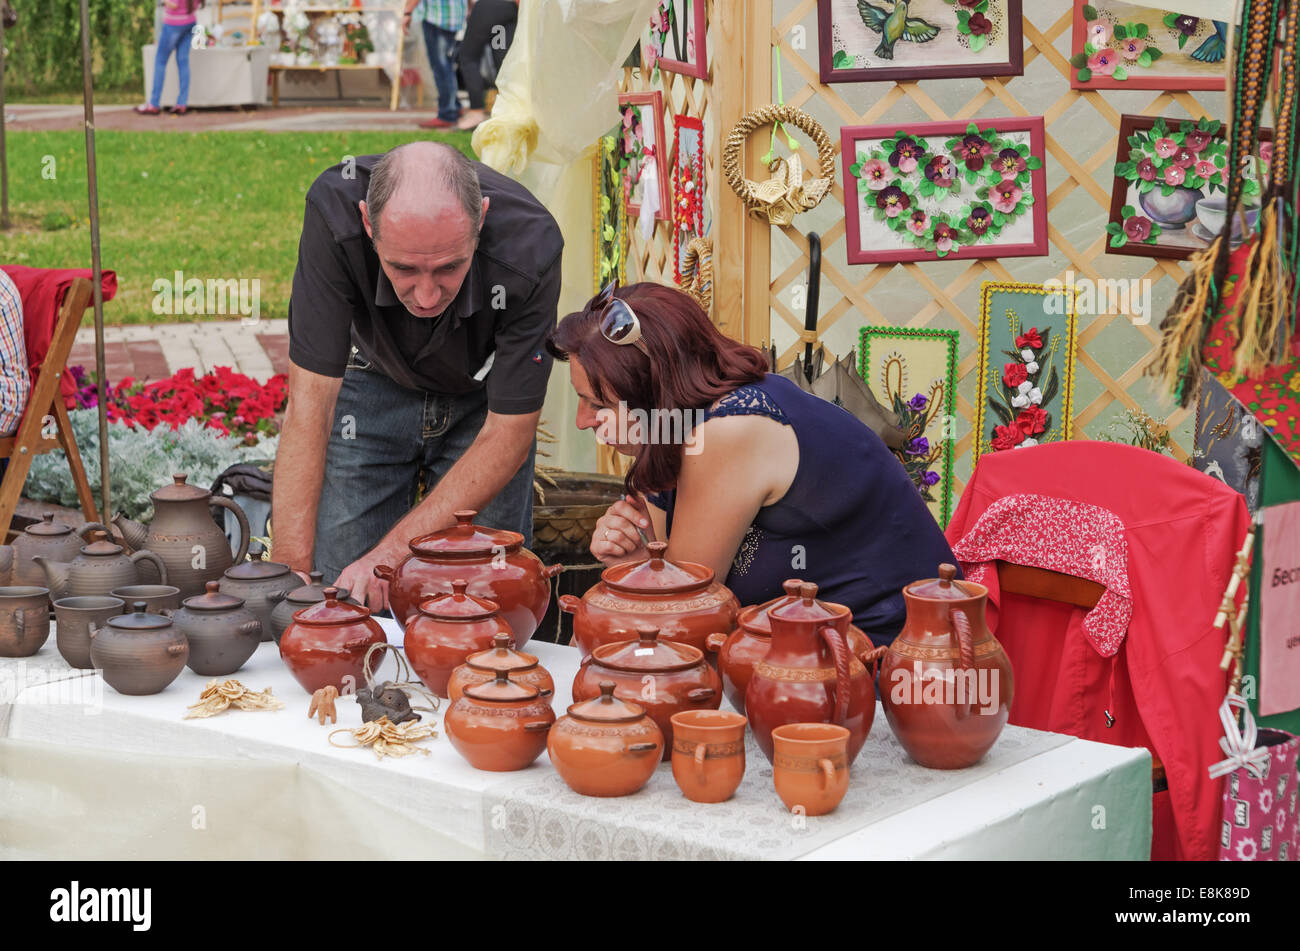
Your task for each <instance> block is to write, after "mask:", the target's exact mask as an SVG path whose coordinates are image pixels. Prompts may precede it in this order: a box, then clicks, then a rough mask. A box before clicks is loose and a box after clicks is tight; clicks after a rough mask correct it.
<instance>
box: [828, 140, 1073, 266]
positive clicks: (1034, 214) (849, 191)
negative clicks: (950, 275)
mask: <svg viewBox="0 0 1300 951" xmlns="http://www.w3.org/2000/svg"><path fill="white" fill-rule="evenodd" d="M904 138H906V139H907V140H908V143H907V147H906V148H904V145H905V143H904ZM840 146H841V154H842V159H843V163H844V164H843V170H844V205H845V226H846V229H847V242H846V249H847V250H846V253H847V257H848V263H849V264H879V263H899V262H906V261H933V260H970V259H973V258H992V257H1001V258H1007V257H1030V256H1037V255H1044V254H1047V177H1046V173H1045V171H1044V155H1045V147H1044V135H1043V118H1042V116H1030V117H1026V118H1010V119H987V120H982V121H980V122H978V123H976V122H965V121H952V122H916V123H911V124H909V125H906V126H903V127H900V126H899V125H896V124H891V125H872V126H845V127H844V128H842V129H841V131H840ZM886 146H888V150H886V148H885V147H886ZM967 149H971V150H972V151H973V152H978V153H980V154H978V155H976V154H969V155H968V154H967V152H966V151H965V150H967ZM1004 153H1017V154H1018V156H1019V158H1018V160H1016V159H1009V158H1004V157H1003V156H1004ZM1008 161H1009V162H1010V163H1011V165H1012V170H1009V171H1006V172H1003V171H999V168H1003V167H1005V166H1003V165H999V163H1005V162H1008ZM940 165H941V166H942V167H943V168H944V169H945V170H946V171H945V173H944V174H943V175H933V174H931V173H932V172H933V171H934V170H935V167H936V166H940ZM859 176H862V177H859ZM1008 183H1009V184H1008ZM891 190H892V191H891ZM909 190H910V191H909ZM900 191H901V192H903V193H904V195H905V196H906V199H905V200H904V199H903V198H899V197H897V192H900ZM873 196H874V197H873ZM882 202H884V204H883V205H882ZM891 202H892V204H890V203H891ZM869 203H870V204H869ZM900 206H903V208H904V210H903V211H902V212H898V211H895V209H897V208H899V207H900ZM920 212H925V213H926V218H925V219H924V220H923V221H919V220H917V218H916V216H917V215H918V213H920ZM900 216H904V217H901V218H900ZM999 237H1003V238H1005V240H1001V241H999V240H997V239H998V238H999Z"/></svg>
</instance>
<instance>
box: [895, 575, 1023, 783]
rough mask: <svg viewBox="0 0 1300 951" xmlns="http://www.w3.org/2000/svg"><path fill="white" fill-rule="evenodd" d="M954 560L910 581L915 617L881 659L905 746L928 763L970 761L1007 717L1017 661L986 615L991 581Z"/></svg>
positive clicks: (957, 765)
mask: <svg viewBox="0 0 1300 951" xmlns="http://www.w3.org/2000/svg"><path fill="white" fill-rule="evenodd" d="M956 577H957V569H956V567H955V566H953V565H940V566H939V577H938V578H930V579H927V580H925V581H917V582H915V583H914V584H910V585H908V586H907V587H906V588H904V589H903V600H904V601H906V603H907V622H906V623H905V624H904V625H903V630H902V631H901V632H900V633H899V635H898V637H897V638H895V639H894V643H892V644H891V645H889V650H888V651H887V652H886V654H885V658H884V660H883V661H882V662H881V665H880V700H881V703H882V704H883V705H884V708H885V716H886V717H887V718H888V720H889V725H890V727H891V728H892V729H893V731H894V735H895V736H897V737H898V741H899V742H900V743H902V744H903V748H904V749H905V750H907V752H908V753H909V754H910V755H911V757H912V759H914V760H916V761H917V762H918V763H920V764H921V765H922V766H928V767H930V768H931V769H963V768H965V767H967V766H972V765H974V764H975V763H977V762H979V760H980V759H981V758H982V757H983V756H984V754H985V753H987V752H988V751H989V748H990V747H992V746H993V743H994V742H995V741H996V740H997V738H998V734H1000V733H1001V732H1002V728H1003V727H1004V726H1006V725H1007V717H1008V716H1009V714H1010V712H1011V699H1012V695H1013V693H1014V690H1015V683H1014V681H1013V680H1012V676H1011V661H1010V660H1009V659H1008V658H1007V655H1006V652H1005V651H1004V650H1003V649H1002V645H1001V644H999V643H998V641H997V638H995V637H994V636H993V634H992V633H991V632H990V631H989V629H988V626H987V625H986V624H985V623H984V604H985V601H986V600H987V598H988V593H989V591H988V588H986V587H984V586H983V585H981V584H976V583H975V582H973V581H957V580H955V579H956Z"/></svg>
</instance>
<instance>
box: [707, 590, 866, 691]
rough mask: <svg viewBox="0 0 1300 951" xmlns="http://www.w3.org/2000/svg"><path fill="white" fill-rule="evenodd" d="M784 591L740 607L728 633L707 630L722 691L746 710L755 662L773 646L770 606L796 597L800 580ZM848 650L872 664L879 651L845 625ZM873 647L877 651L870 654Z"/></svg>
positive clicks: (858, 632) (797, 596)
mask: <svg viewBox="0 0 1300 951" xmlns="http://www.w3.org/2000/svg"><path fill="white" fill-rule="evenodd" d="M783 587H784V588H785V594H784V595H782V596H781V597H779V598H773V599H772V600H771V601H765V602H764V603H763V604H758V605H751V606H749V607H747V608H741V610H740V614H739V615H738V616H737V618H736V629H735V630H734V631H732V632H731V634H730V635H727V634H722V633H716V634H710V635H709V637H708V641H707V642H706V646H707V648H708V650H709V651H711V652H716V653H717V655H718V673H719V674H721V675H722V692H723V693H724V694H726V697H727V701H728V702H729V703H730V704H731V705H732V706H733V707H735V708H736V709H737V710H739V711H740V712H741V713H744V712H745V691H746V690H748V689H749V680H750V678H751V677H753V676H754V665H755V664H757V663H758V662H759V661H760V660H762V659H763V658H764V657H766V656H767V652H768V651H769V650H771V648H772V625H771V623H770V622H769V621H768V619H767V616H768V614H769V613H770V612H771V611H772V609H773V608H778V607H782V606H784V605H787V604H789V603H791V602H792V601H796V600H798V598H799V582H798V581H787V582H785V584H784V585H783ZM848 638H849V651H850V652H851V653H852V654H853V656H854V657H856V658H858V659H859V660H861V661H862V663H863V664H864V665H866V666H867V667H871V666H872V663H873V661H874V659H875V656H878V654H879V653H880V652H879V651H876V648H875V646H874V645H873V644H872V643H871V638H869V637H867V635H866V634H864V633H862V631H861V630H859V629H858V628H857V627H855V626H854V625H852V624H850V625H849V626H848ZM873 651H876V654H873Z"/></svg>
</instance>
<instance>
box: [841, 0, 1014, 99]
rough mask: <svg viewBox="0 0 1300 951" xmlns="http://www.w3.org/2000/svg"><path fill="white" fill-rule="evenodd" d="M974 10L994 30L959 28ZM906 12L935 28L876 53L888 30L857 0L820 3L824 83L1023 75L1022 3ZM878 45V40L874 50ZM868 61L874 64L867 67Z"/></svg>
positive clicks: (920, 2)
mask: <svg viewBox="0 0 1300 951" xmlns="http://www.w3.org/2000/svg"><path fill="white" fill-rule="evenodd" d="M869 6H871V7H872V8H873V9H875V10H878V11H880V12H881V14H883V15H888V14H889V13H890V12H891V11H890V10H889V8H887V7H886V6H885V5H884V3H883V2H880V0H877V2H876V3H874V4H869ZM976 13H978V15H979V16H980V17H982V18H983V21H984V23H986V24H989V25H990V27H991V32H989V33H986V34H980V35H979V36H980V37H981V38H976V35H975V34H973V33H971V32H962V31H963V24H965V29H966V30H967V31H969V29H970V27H969V23H970V18H971V17H972V16H974V15H975V14H976ZM907 16H908V19H909V20H912V19H920V20H923V21H925V23H927V24H929V25H930V26H931V27H932V28H934V29H935V30H936V33H935V35H934V36H933V37H932V38H931V39H929V40H925V41H922V42H915V43H914V42H911V41H908V40H907V39H904V38H900V39H898V40H896V41H895V42H894V43H893V44H892V46H891V47H890V48H889V51H888V52H889V57H888V58H886V57H883V56H879V55H878V54H879V53H880V51H881V49H882V48H883V47H884V46H885V41H884V34H883V33H882V32H881V31H880V30H878V29H874V28H873V27H872V25H870V24H867V23H866V21H865V20H864V19H863V17H862V15H861V13H860V12H859V8H858V5H857V0H817V44H818V50H819V56H818V60H819V69H818V73H819V76H820V78H821V81H822V82H823V83H863V82H880V81H889V82H900V83H901V82H911V81H913V80H917V79H961V78H974V77H981V76H1020V75H1022V74H1023V73H1024V71H1025V63H1024V60H1025V40H1024V17H1023V13H1022V8H1021V0H982V2H981V3H980V4H979V5H977V7H976V8H975V9H974V10H972V9H968V8H967V7H966V6H965V5H964V4H961V3H958V2H957V0H913V2H912V3H911V4H910V5H909V7H908V13H907ZM873 37H874V38H875V39H873ZM990 39H991V41H990ZM972 42H974V43H975V44H976V45H977V46H978V47H979V48H978V49H976V51H975V52H972V51H971V43H972ZM873 43H878V44H879V45H877V46H875V47H874V48H873V47H872V44H873ZM850 49H852V52H850ZM982 54H983V55H982ZM864 61H865V62H868V63H873V64H874V65H863V63H864ZM895 61H897V65H894V63H895Z"/></svg>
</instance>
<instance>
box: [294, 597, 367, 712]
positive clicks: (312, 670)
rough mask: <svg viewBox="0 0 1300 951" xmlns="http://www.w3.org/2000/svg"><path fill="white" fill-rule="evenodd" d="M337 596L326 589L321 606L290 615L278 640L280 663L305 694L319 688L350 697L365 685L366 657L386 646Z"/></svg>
mask: <svg viewBox="0 0 1300 951" xmlns="http://www.w3.org/2000/svg"><path fill="white" fill-rule="evenodd" d="M337 595H338V589H337V588H326V589H325V600H324V601H322V602H320V604H313V605H311V606H310V607H306V608H303V609H302V610H301V611H299V612H298V613H297V614H295V615H294V616H293V623H292V624H290V625H289V627H288V629H287V630H286V631H285V632H284V636H283V637H281V638H280V657H281V658H283V659H284V663H285V666H286V667H288V668H289V672H290V673H292V674H293V676H294V679H296V680H297V681H298V683H300V684H302V688H303V689H304V690H306V691H307V692H308V693H315V692H316V691H317V690H319V689H320V688H321V687H334V688H335V689H337V690H338V691H339V692H341V693H347V692H349V691H350V692H353V693H355V692H356V691H357V690H359V689H360V688H362V687H364V686H365V683H366V677H365V671H364V670H362V664H363V663H364V662H365V657H366V651H367V650H369V648H370V645H371V644H386V643H387V642H388V638H387V637H386V636H385V634H384V629H383V628H382V627H380V626H379V622H378V621H376V620H374V618H372V617H371V616H370V612H369V611H368V610H367V609H366V608H363V607H362V606H361V605H358V604H348V603H346V602H344V601H340V600H338V597H337Z"/></svg>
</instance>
